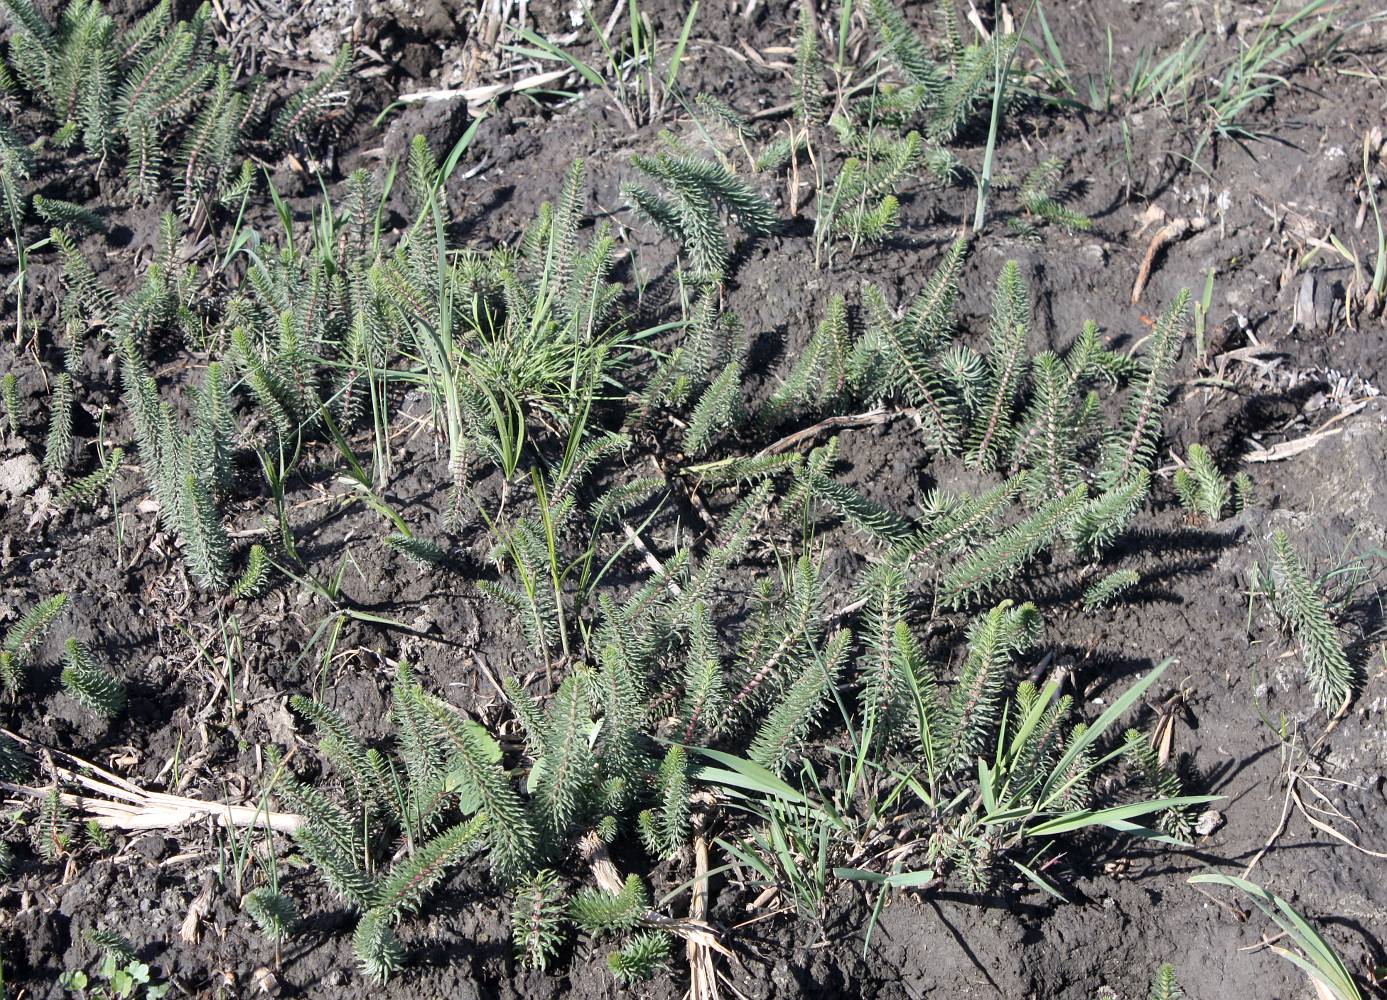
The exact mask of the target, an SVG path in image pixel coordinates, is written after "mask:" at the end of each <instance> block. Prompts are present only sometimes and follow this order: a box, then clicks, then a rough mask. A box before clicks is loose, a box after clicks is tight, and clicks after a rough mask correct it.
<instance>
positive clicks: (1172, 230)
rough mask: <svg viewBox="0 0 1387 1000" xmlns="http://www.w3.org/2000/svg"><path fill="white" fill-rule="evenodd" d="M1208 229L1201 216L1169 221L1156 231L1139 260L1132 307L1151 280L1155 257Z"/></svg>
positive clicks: (1204, 219) (1133, 288)
mask: <svg viewBox="0 0 1387 1000" xmlns="http://www.w3.org/2000/svg"><path fill="white" fill-rule="evenodd" d="M1208 228H1209V220H1208V219H1206V218H1204V217H1203V216H1196V217H1195V218H1193V219H1185V218H1180V219H1171V220H1170V221H1169V222H1167V223H1166V224H1165V225H1164V226H1162V227H1161V228H1160V229H1158V230H1157V231H1156V235H1155V236H1153V237H1152V238H1151V243H1150V245H1148V246H1147V248H1146V255H1145V256H1144V257H1142V259H1141V267H1140V269H1138V271H1137V280H1136V283H1135V284H1134V285H1132V304H1133V305H1136V304H1137V303H1138V302H1140V301H1141V293H1142V292H1144V291H1145V290H1146V283H1147V282H1148V281H1150V280H1151V269H1152V267H1153V266H1154V265H1155V263H1156V255H1157V254H1159V253H1160V252H1161V251H1162V250H1163V249H1165V248H1166V247H1167V246H1169V245H1170V244H1172V243H1175V242H1177V241H1179V240H1183V239H1185V238H1186V237H1187V236H1192V235H1194V234H1195V233H1202V232H1203V231H1204V230H1205V229H1208Z"/></svg>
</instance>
